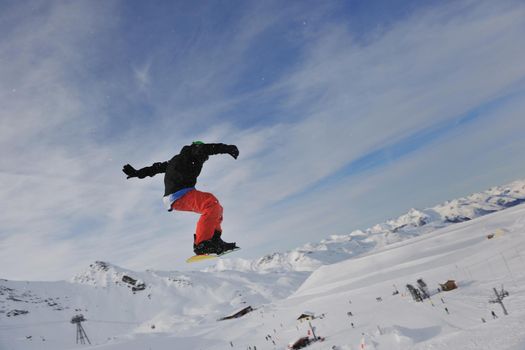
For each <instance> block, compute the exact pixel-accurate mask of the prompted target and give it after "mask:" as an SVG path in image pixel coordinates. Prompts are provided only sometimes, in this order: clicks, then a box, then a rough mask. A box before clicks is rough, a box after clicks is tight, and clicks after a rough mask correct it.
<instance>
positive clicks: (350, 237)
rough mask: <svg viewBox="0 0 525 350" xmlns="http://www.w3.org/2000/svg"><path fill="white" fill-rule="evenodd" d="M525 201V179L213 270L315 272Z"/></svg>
mask: <svg viewBox="0 0 525 350" xmlns="http://www.w3.org/2000/svg"><path fill="white" fill-rule="evenodd" d="M524 202H525V180H520V181H515V182H512V183H510V184H507V185H504V186H497V187H493V188H491V189H489V190H487V191H484V192H481V193H475V194H472V195H470V196H468V197H464V198H459V199H455V200H451V201H447V202H445V203H442V204H440V205H437V206H435V207H432V208H427V209H423V210H418V209H410V210H409V211H408V213H406V214H404V215H401V216H400V217H398V218H396V219H391V220H388V221H386V222H385V223H382V224H377V225H375V226H372V227H371V228H368V229H366V230H355V231H353V232H351V233H349V234H347V235H333V236H330V237H329V238H327V239H325V240H322V241H321V242H319V243H316V244H311V243H310V244H306V245H304V246H302V247H300V248H297V249H294V250H291V251H288V252H285V253H273V254H269V255H266V256H263V257H262V258H260V259H256V260H253V261H252V260H244V259H222V260H221V261H220V262H219V263H218V264H217V266H215V267H214V268H212V269H210V270H214V271H220V270H239V271H250V270H251V271H260V272H262V271H314V270H315V269H317V268H319V267H320V266H323V265H326V264H333V263H335V262H339V261H343V260H346V259H349V258H353V257H357V256H360V255H363V254H365V253H370V252H372V251H374V250H377V249H381V248H382V247H384V246H386V245H389V244H392V243H396V242H401V241H403V240H406V239H409V238H412V237H416V236H419V235H422V234H426V233H430V232H433V231H435V230H437V229H441V228H444V227H447V226H449V225H451V224H455V223H460V222H464V221H469V220H472V219H475V218H478V217H480V216H483V215H486V214H490V213H494V212H497V211H500V210H503V209H506V208H510V207H513V206H516V205H518V204H521V203H524Z"/></svg>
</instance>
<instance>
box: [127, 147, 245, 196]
mask: <svg viewBox="0 0 525 350" xmlns="http://www.w3.org/2000/svg"><path fill="white" fill-rule="evenodd" d="M232 148H234V149H235V150H236V149H237V147H235V146H233V145H225V144H223V143H205V144H192V145H188V146H184V147H182V150H181V151H180V153H179V154H177V155H175V156H174V157H173V158H171V159H170V160H169V161H167V162H159V163H154V164H153V165H151V166H149V167H145V168H142V169H139V170H137V175H138V177H140V178H143V177H146V176H155V175H156V174H160V173H165V175H164V196H167V195H169V194H172V193H175V192H177V191H179V190H182V189H183V188H188V187H194V186H195V184H196V183H197V177H198V176H199V174H200V173H201V170H202V165H203V164H204V162H205V161H207V160H208V158H209V156H211V155H214V154H231V153H232ZM235 158H236V156H235Z"/></svg>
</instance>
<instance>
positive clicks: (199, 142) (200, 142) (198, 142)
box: [191, 141, 204, 145]
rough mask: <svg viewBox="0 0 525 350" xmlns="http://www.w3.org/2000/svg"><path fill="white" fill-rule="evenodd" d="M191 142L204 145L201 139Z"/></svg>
mask: <svg viewBox="0 0 525 350" xmlns="http://www.w3.org/2000/svg"><path fill="white" fill-rule="evenodd" d="M191 144H192V145H204V142H202V141H193V142H192V143H191Z"/></svg>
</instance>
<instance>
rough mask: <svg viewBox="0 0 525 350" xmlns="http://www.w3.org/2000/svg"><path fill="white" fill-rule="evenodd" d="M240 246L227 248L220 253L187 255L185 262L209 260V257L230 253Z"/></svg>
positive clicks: (213, 257)
mask: <svg viewBox="0 0 525 350" xmlns="http://www.w3.org/2000/svg"><path fill="white" fill-rule="evenodd" d="M239 249H241V248H239V247H237V248H235V249H232V250H228V251H226V252H224V253H221V254H202V255H194V256H192V257H189V258H188V259H186V262H187V263H194V262H198V261H203V260H210V259H215V258H219V257H221V256H223V255H226V254H230V253H233V252H235V251H237V250H239Z"/></svg>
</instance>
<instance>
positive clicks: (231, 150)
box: [226, 145, 239, 159]
mask: <svg viewBox="0 0 525 350" xmlns="http://www.w3.org/2000/svg"><path fill="white" fill-rule="evenodd" d="M226 153H228V154H229V155H230V156H232V157H233V158H235V159H237V157H238V156H239V149H238V148H237V146H235V145H229V146H228V150H227V151H226Z"/></svg>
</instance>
